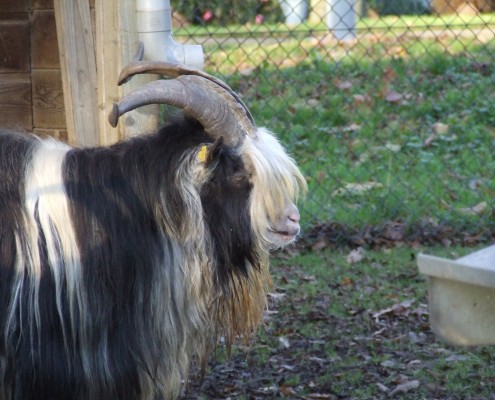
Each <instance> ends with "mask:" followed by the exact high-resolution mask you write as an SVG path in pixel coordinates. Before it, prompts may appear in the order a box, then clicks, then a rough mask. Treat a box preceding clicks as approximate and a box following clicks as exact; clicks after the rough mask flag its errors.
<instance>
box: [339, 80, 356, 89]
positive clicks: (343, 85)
mask: <svg viewBox="0 0 495 400" xmlns="http://www.w3.org/2000/svg"><path fill="white" fill-rule="evenodd" d="M335 86H337V88H338V89H340V90H349V89H351V88H352V82H350V81H339V82H337V83H336V84H335Z"/></svg>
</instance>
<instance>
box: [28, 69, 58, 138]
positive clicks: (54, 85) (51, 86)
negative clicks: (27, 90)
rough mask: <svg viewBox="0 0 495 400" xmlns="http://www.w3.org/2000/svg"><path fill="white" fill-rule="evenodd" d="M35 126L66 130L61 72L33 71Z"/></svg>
mask: <svg viewBox="0 0 495 400" xmlns="http://www.w3.org/2000/svg"><path fill="white" fill-rule="evenodd" d="M31 76H32V80H33V126H34V127H35V128H59V129H60V128H63V129H65V128H66V122H65V110H64V92H63V89H62V74H61V72H60V70H56V69H54V70H47V69H33V70H32V71H31Z"/></svg>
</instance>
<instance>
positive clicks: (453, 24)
mask: <svg viewBox="0 0 495 400" xmlns="http://www.w3.org/2000/svg"><path fill="white" fill-rule="evenodd" d="M493 23H495V14H479V15H454V14H453V15H443V16H435V15H421V16H407V15H402V16H400V17H397V16H385V17H382V18H367V17H366V18H359V19H358V20H357V24H356V30H357V32H358V33H362V32H368V31H371V30H374V31H377V30H399V31H400V30H413V29H415V30H416V29H418V30H419V29H425V28H426V29H432V28H433V29H453V28H463V27H469V28H474V27H479V26H486V25H487V24H493ZM327 30H328V28H327V26H326V24H325V23H322V22H308V21H306V22H304V23H302V24H299V25H286V24H284V23H269V24H261V25H257V24H252V23H249V24H246V25H227V26H215V25H206V26H202V25H189V26H185V27H181V28H178V29H176V30H174V36H176V37H177V38H181V39H182V38H188V37H191V36H198V37H219V38H222V37H233V36H245V35H249V36H256V35H261V36H266V35H270V36H273V35H280V34H291V35H297V34H307V33H308V31H310V32H325V31H327Z"/></svg>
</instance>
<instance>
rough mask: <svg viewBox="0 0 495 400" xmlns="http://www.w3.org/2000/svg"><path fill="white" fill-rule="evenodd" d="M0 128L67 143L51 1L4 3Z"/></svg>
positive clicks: (0, 36)
mask: <svg viewBox="0 0 495 400" xmlns="http://www.w3.org/2000/svg"><path fill="white" fill-rule="evenodd" d="M3 3H4V4H3V5H2V10H1V11H0V43H1V46H0V109H1V110H2V112H1V113H0V128H8V129H17V130H27V131H33V132H35V133H38V134H48V135H50V136H54V137H57V138H60V139H63V140H66V139H67V132H66V124H65V112H64V98H63V90H62V78H61V72H60V62H59V53H58V44H57V33H56V32H57V30H56V26H55V14H54V11H53V0H3Z"/></svg>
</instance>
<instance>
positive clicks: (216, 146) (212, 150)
mask: <svg viewBox="0 0 495 400" xmlns="http://www.w3.org/2000/svg"><path fill="white" fill-rule="evenodd" d="M222 147H223V136H220V137H219V138H217V140H215V142H214V143H213V144H212V145H210V147H209V148H208V151H207V154H206V159H205V163H206V165H210V164H211V163H212V162H214V161H215V160H216V159H217V158H218V156H219V155H220V154H221V153H222Z"/></svg>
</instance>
